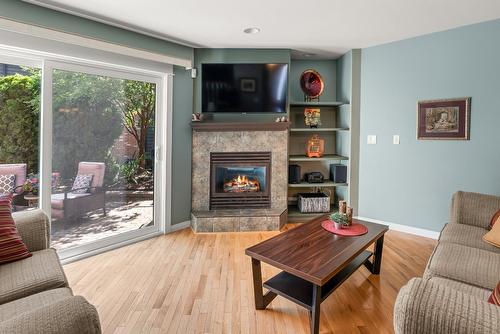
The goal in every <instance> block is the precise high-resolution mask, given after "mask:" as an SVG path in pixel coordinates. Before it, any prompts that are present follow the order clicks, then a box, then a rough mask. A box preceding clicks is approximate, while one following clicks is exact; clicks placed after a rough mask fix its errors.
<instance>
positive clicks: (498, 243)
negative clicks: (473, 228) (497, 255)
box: [483, 224, 500, 252]
mask: <svg viewBox="0 0 500 334" xmlns="http://www.w3.org/2000/svg"><path fill="white" fill-rule="evenodd" d="M483 240H484V241H485V242H487V243H488V244H490V245H493V246H494V247H495V248H496V249H497V250H498V251H499V252H500V224H495V225H493V228H492V229H491V231H489V232H488V233H486V234H485V235H484V236H483Z"/></svg>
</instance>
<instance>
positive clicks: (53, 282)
mask: <svg viewBox="0 0 500 334" xmlns="http://www.w3.org/2000/svg"><path fill="white" fill-rule="evenodd" d="M32 254H33V256H32V257H29V258H26V259H24V260H21V261H16V262H11V263H6V264H3V265H1V266H0V277H1V278H2V279H1V280H0V304H4V303H7V302H10V301H12V300H15V299H19V298H23V297H26V296H29V295H33V294H35V293H39V292H42V291H45V290H49V289H55V288H63V287H67V286H68V281H67V280H66V276H65V275H64V272H63V269H62V267H61V264H60V263H59V258H58V257H57V253H56V251H55V250H54V249H52V248H49V249H44V250H41V251H37V252H33V253H32Z"/></svg>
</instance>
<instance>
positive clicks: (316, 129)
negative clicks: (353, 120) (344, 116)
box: [290, 128, 349, 132]
mask: <svg viewBox="0 0 500 334" xmlns="http://www.w3.org/2000/svg"><path fill="white" fill-rule="evenodd" d="M320 131H349V128H290V132H320Z"/></svg>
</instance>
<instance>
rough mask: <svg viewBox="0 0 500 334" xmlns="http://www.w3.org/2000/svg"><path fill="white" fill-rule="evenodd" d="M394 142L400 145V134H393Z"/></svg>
mask: <svg viewBox="0 0 500 334" xmlns="http://www.w3.org/2000/svg"><path fill="white" fill-rule="evenodd" d="M392 143H393V144H394V145H399V135H394V136H392Z"/></svg>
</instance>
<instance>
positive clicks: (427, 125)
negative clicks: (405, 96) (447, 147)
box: [417, 97, 471, 140]
mask: <svg viewBox="0 0 500 334" xmlns="http://www.w3.org/2000/svg"><path fill="white" fill-rule="evenodd" d="M470 101H471V98H470V97H464V98H456V99H446V100H430V101H419V102H418V108H417V139H449V140H450V139H451V140H469V133H470Z"/></svg>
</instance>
